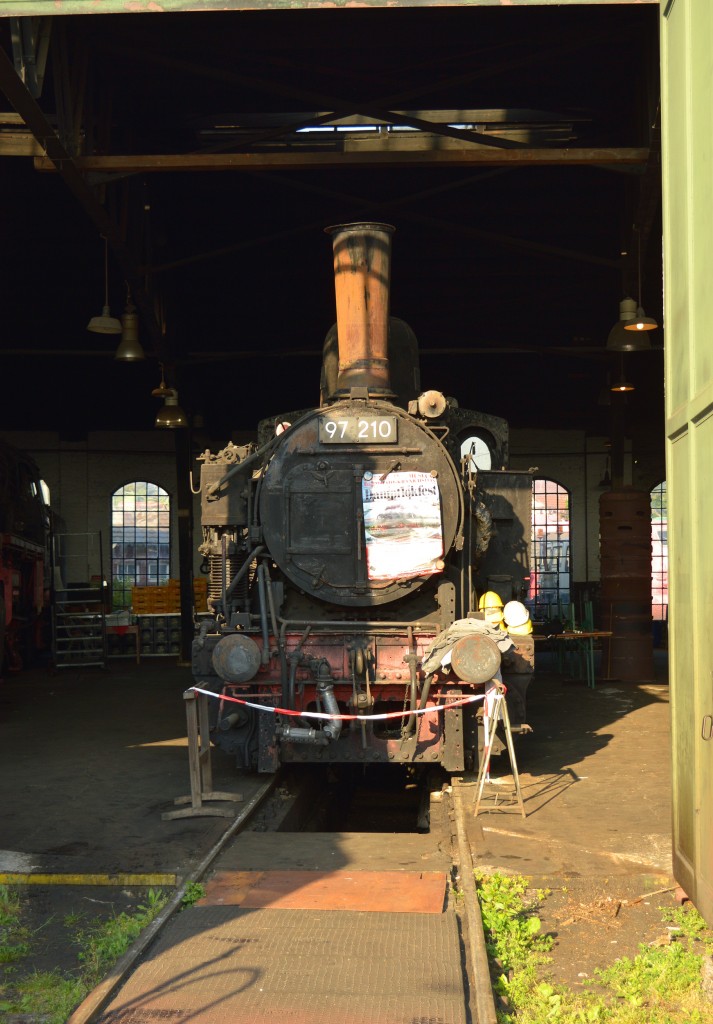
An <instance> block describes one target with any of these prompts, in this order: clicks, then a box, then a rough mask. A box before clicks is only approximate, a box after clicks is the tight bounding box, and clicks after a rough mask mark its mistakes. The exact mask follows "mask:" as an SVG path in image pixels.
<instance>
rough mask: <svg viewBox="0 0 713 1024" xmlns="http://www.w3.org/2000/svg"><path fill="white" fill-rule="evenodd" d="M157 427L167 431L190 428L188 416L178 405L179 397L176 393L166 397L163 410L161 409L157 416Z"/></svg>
mask: <svg viewBox="0 0 713 1024" xmlns="http://www.w3.org/2000/svg"><path fill="white" fill-rule="evenodd" d="M155 425H156V426H157V427H160V428H163V429H167V430H175V429H176V428H177V427H187V426H188V420H187V419H186V414H185V413H184V411H183V409H182V408H181V407H180V405H179V404H178V395H177V393H176V392H175V391H174V392H173V394H171V395H166V398H165V399H164V404H163V408H161V409H159V411H158V413H157V415H156V424H155Z"/></svg>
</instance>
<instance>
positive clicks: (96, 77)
mask: <svg viewBox="0 0 713 1024" xmlns="http://www.w3.org/2000/svg"><path fill="white" fill-rule="evenodd" d="M3 21H4V24H3V23H2V22H3ZM10 28H11V25H10V22H9V19H3V20H1V21H0V43H1V44H2V46H3V47H4V49H5V52H6V53H7V54H8V56H9V57H10V59H12V54H13V51H12V46H11V40H10ZM657 32H658V8H657V7H656V6H655V5H648V4H637V5H618V6H617V5H607V6H585V7H578V8H575V7H566V6H565V7H543V8H535V9H532V8H522V7H511V6H502V7H468V8H448V7H437V8H417V9H414V8H389V9H353V8H348V9H316V10H304V11H302V10H285V11H282V10H278V11H243V12H233V13H196V14H175V15H173V14H171V15H169V14H162V15H146V14H141V15H128V14H125V15H101V16H99V15H94V16H81V17H62V18H55V19H54V21H53V23H52V25H51V34H50V47H49V59H48V63H47V73H46V76H45V80H44V85H43V88H42V91H41V94H40V95H39V96H38V97H37V100H36V103H37V104H38V105H39V108H40V109H41V111H42V112H43V113H44V115H45V116H46V117H47V118H48V119H49V120H50V122H51V123H52V124H53V125H55V126H56V127H57V128H58V130H59V133H60V137H61V142H62V144H63V145H64V146H65V147H66V149H67V150H68V152H69V155H70V156H71V155H73V154H72V147H73V145H74V142H73V137H72V133H71V132H70V131H69V130H68V128H67V125H68V124H69V122H70V121H71V122H72V123H73V124H74V126H75V128H76V129H77V134H76V135H75V136H74V139H75V140H76V139H79V140H80V149H79V154H80V155H92V154H94V155H103V156H117V155H118V156H136V157H141V158H142V159H141V160H137V161H136V162H135V164H130V165H129V168H128V170H126V172H125V173H124V172H117V171H115V170H112V169H109V170H107V169H106V167H100V168H99V169H97V167H92V168H89V169H88V168H87V167H86V166H85V165H83V164H82V163H81V161H79V162H78V163H77V164H76V165H72V168H70V170H72V171H73V170H74V169H75V168H78V170H79V174H80V175H81V176H82V177H79V176H78V180H79V181H80V184H81V185H82V187H84V188H85V189H86V191H87V194H88V195H89V196H90V197H91V202H89V203H87V202H86V201H85V202H80V201H78V199H77V198H76V191H77V190H76V189H75V190H74V194H73V192H72V191H70V188H68V180H69V181H70V184H71V180H72V179H71V175H70V178H69V179H68V178H67V176H66V175H65V176H62V175H60V174H59V173H57V172H56V171H52V170H49V171H40V170H38V169H36V167H35V165H34V163H33V160H32V158H31V157H30V156H10V155H7V154H8V151H9V147H10V143H9V142H6V143H5V145H4V147H3V148H2V149H1V150H0V181H1V182H2V188H3V194H4V196H5V202H4V203H3V204H2V208H1V209H0V230H1V231H2V237H3V257H4V259H3V267H2V281H3V291H4V294H3V302H2V307H3V314H2V332H1V334H0V351H2V353H3V365H4V368H5V370H4V373H3V380H4V382H5V386H4V387H3V389H2V391H3V398H2V402H1V403H0V428H2V429H6V430H13V429H58V430H59V431H60V432H61V433H62V435H63V436H65V437H67V438H75V437H81V436H82V434H83V433H84V432H86V431H87V430H96V429H113V428H125V429H148V428H151V427H152V425H153V419H154V416H155V414H156V411H157V409H158V407H159V405H160V402H159V400H157V399H156V398H152V397H151V395H150V392H151V389H152V388H153V387H155V386H156V384H157V383H158V380H159V377H160V370H159V366H158V363H159V361H163V362H164V363H165V364H166V373H167V376H168V378H169V382H170V383H172V384H174V385H176V386H177V387H178V389H179V395H180V401H181V405H182V406H184V407H185V408H186V410H187V411H188V412H189V413H193V414H200V415H201V416H202V417H203V418H204V421H205V424H206V427H207V429H208V431H209V433H210V435H211V437H212V438H213V440H214V441H215V443H221V442H222V441H224V440H226V439H227V438H228V437H229V436H230V434H231V432H233V431H243V430H250V429H252V428H253V426H254V425H255V423H256V421H257V420H258V419H260V418H262V417H263V416H267V415H270V414H272V413H277V412H279V411H280V410H290V409H296V408H302V407H304V406H308V405H311V404H313V403H314V402H315V401H316V400H317V397H318V388H319V374H320V351H321V346H322V342H323V339H324V336H325V334H326V332H327V330H328V329H329V327H330V325H331V324H332V322H333V321H334V318H335V314H334V291H333V284H332V277H331V273H332V261H331V243H330V240H329V238H328V237H327V236H326V235H325V234H324V232H323V228H324V227H326V226H327V225H330V224H334V223H340V222H344V221H351V220H360V219H369V220H382V221H386V222H388V223H391V224H393V225H395V227H396V233H395V235H394V242H393V267H392V296H391V311H392V313H393V314H394V315H396V316H399V317H402V318H403V319H405V320H407V321H408V322H409V323H410V324H411V326H412V327H413V329H414V330H415V332H416V334H417V336H418V339H419V342H420V345H421V349H422V361H421V379H422V383H423V386H424V388H437V389H439V390H442V391H444V392H446V393H447V394H449V395H454V396H455V397H457V398H458V399H459V401H460V404H461V405H464V406H469V407H471V408H478V409H481V410H483V411H486V412H490V413H494V414H496V415H501V416H505V417H506V418H508V419H509V420H510V421H511V423H512V424H513V425H514V426H518V427H533V428H534V427H566V428H569V427H571V428H577V427H580V428H583V429H586V430H588V431H590V432H592V433H600V434H607V433H608V431H609V419H608V417H609V408H608V407H607V406H604V405H602V404H601V403H600V397H601V392H602V389H603V388H604V387H605V385H606V382H607V377H608V375H616V374H617V373H618V372H619V369H620V363H619V357H617V356H613V355H612V354H611V353H610V352H608V351H607V349H606V339H607V335H608V332H609V329H610V328H611V326H612V325H613V323H614V321H615V320H616V319H617V317H618V304H619V301H620V299H621V298H623V296H624V294H625V293H626V292H630V293H633V294H634V296H635V297H636V292H637V291H638V276H639V275H638V273H637V253H638V249H639V243H640V249H641V267H642V274H641V285H642V289H641V290H642V300H643V304H644V306H645V307H646V311H647V313H649V314H650V315H653V316H655V317H656V318H657V319H658V320H659V323H661V322H662V315H663V311H662V299H661V293H662V287H661V214H660V170H659V167H660V164H659V148H658V146H659V137H658V102H659V99H658V95H659V94H658V50H657ZM63 76H64V77H63ZM63 81H64V83H65V84H64V86H61V85H60V84H59V83H62V82H63ZM67 83H70V85H71V86H72V89H71V90H68V89H67ZM5 91H6V92H7V91H8V90H5ZM68 97H69V100H68ZM0 105H2V104H1V103H0ZM4 109H5V110H6V111H12V110H13V106H12V104H11V103H10V102H9V101H8V102H6V103H5V104H4ZM394 110H398V111H404V112H410V113H409V114H407V115H405V117H406V120H408V118H409V117H410V118H411V121H412V122H413V121H414V119H415V115H414V114H413V112H415V111H417V112H420V113H419V115H418V116H419V117H420V118H421V119H425V120H429V119H436V117H437V115H434V113H433V112H434V111H460V112H464V111H473V110H477V111H481V112H483V113H482V114H481V115H479V119H478V123H481V118H482V123H486V124H487V129H486V138H485V139H484V140H483V142H484V145H483V146H482V147H480V150H481V151H482V149H485V150H486V151H487V153H488V154H492V153H493V152H496V153H500V154H503V153H504V154H505V156H504V157H503V161H502V163H498V162H497V161H496V162H494V163H493V162H481V161H479V160H477V159H475V158H472V154H473V151H474V147H473V145H472V142H468V141H465V142H463V141H458V140H454V141H453V142H451V143H450V145H451V146H453V145H454V146H455V147H457V148H458V149H460V150H461V151H462V152H463V153H468V154H471V156H470V157H467V158H465V159H463V160H461V161H460V162H457V161H456V159H455V157H454V158H453V159H452V160H450V161H446V162H442V163H437V162H436V161H435V160H434V159H432V151H431V153H429V152H428V151H427V150H426V151H425V152H424V151H423V150H420V151H416V153H415V154H414V153H412V154H411V155H410V156H408V157H402V156H401V155H400V154H401V150H400V149H397V150H395V151H392V158H391V160H389V161H388V162H379V160H381V159H382V158H381V157H380V158H379V160H376V159H375V160H370V159H369V158H365V162H364V163H363V164H361V165H355V164H354V162H353V161H352V160H350V159H348V158H347V157H346V156H344V155H342V154H341V151H337V152H335V151H334V150H335V146H337V147H338V146H341V144H342V141H343V140H342V139H341V138H340V139H339V140H338V141H337V143H335V142H334V141H333V140H329V141H328V142H326V143H325V142H323V141H320V142H319V143H313V141H312V140H313V139H317V138H320V139H322V138H323V136H318V135H316V134H314V133H312V134H311V135H310V137H309V139H308V138H307V136H306V135H305V134H301V135H299V136H298V135H295V134H294V133H291V134H289V136H286V135H285V134H284V131H283V134H282V135H281V136H276V133H275V131H274V127H275V125H282V126H284V125H285V124H286V123H295V124H297V123H300V124H305V123H307V122H310V121H311V122H312V123H314V120H315V115H316V113H317V112H322V113H325V112H332V111H336V112H338V113H340V114H352V115H359V116H358V118H356V120H359V121H361V122H362V123H367V122H369V121H372V122H373V121H374V120H375V119H376V116H377V115H378V114H380V113H381V114H383V113H384V112H388V111H394ZM67 111H69V114H68V113H67ZM423 112H426V114H424V113H423ZM429 112H430V113H429ZM498 112H500V113H498ZM288 115H289V116H288ZM452 116H454V115H452V114H449V115H448V118H445V119H444V120H442V122H441V127H443V125H444V124H447V123H448V120H449V119H450V118H451V117H452ZM471 117H472V115H471ZM354 119H355V118H353V120H354ZM2 120H3V119H2V118H0V144H1V143H2V140H3V138H5V139H9V137H10V134H9V133H10V131H11V130H15V131H16V130H17V125H12V124H11V123H5V124H3V123H2ZM464 120H465V119H464ZM5 121H6V122H10V121H11V119H8V118H5ZM452 123H460V122H459V121H458V120H457V119H456V121H455V122H452ZM217 126H223V127H217ZM411 127H412V128H413V124H412V126H411ZM266 130H270V132H271V134H270V135H269V137H266V136H265V135H264V134H263V136H262V138H261V139H260V141H259V142H256V141H255V138H256V136H257V134H258V133H259V132H263V133H264V132H265V131H266ZM3 133H4V134H3ZM406 134H408V135H409V136H410V137H412V138H413V137H414V135H415V132H414V131H411V132H409V133H403V137H404V138H405V137H406ZM392 135H393V136H398V133H396V132H394V133H392ZM433 138H434V139H435V141H434V142H433V143H432V145H433V147H434V148H441V149H444V148H445V147H446V146H447V145H448V144H449V143H448V137H446V136H443V135H439V134H435V135H434V136H433ZM444 140H445V141H444ZM493 143H495V145H493ZM416 144H419V143H418V140H417V141H416ZM317 145H318V146H320V147H322V148H321V152H322V154H323V156H322V157H319V159H320V160H322V159H323V157H324V154H327V156H326V163H318V162H317V160H316V159H312V156H311V154H314V152H315V147H316V146H317ZM396 145H397V146H399V145H400V143H399V142H397V143H396ZM503 146H504V147H505V148H503ZM543 149H546V150H550V151H551V162H550V161H549V160H548V162H547V163H544V164H543V163H540V164H536V163H533V155H532V151H533V150H537V151H542V150H543ZM603 149H605V150H606V151H607V152H606V153H604V154H602V152H601V151H602V150H603ZM632 150H637V151H638V155H637V156H636V157H635V158H634V157H631V151H632ZM574 151H578V152H580V153H583V154H584V156H583V158H582V162H578V163H576V164H572V163H570V162H567V161H568V160H569V159H570V155H571V154H572V153H573V152H574ZM231 152H232V153H246V152H252V153H253V154H256V155H258V156H259V155H260V154H262V155H263V156H264V155H265V154H267V155H269V157H270V159H269V160H263V161H262V162H261V163H259V169H257V170H256V169H246V167H245V166H241V167H240V169H234V168H233V169H223V170H200V171H198V170H194V169H190V170H188V169H183V170H172V171H169V172H166V171H162V170H159V169H157V167H158V164H159V161H158V159H149V158H151V157H153V158H158V157H160V156H162V155H165V154H174V155H178V154H184V155H188V154H192V153H205V154H210V153H213V154H214V155H216V156H218V155H224V154H229V153H231ZM330 152H331V153H332V156H331V157H329V153H330ZM419 152H420V153H421V156H420V157H419V155H418V154H419ZM446 152H455V151H454V150H446ZM627 153H628V154H629V157H628V158H627V157H626V154H627ZM607 155H608V156H609V159H607ZM270 160H272V161H273V163H272V164H271V165H270V166H267V165H268V164H270ZM407 161H408V162H407ZM217 162H219V161H217ZM184 163H185V161H184ZM111 166H115V165H111V164H110V167H111ZM254 166H255V165H254V164H251V165H250V167H251V168H254ZM80 191H81V189H80ZM80 199H81V196H80ZM92 203H94V204H95V206H92ZM96 206H99V208H101V207H103V208H104V209H105V210H106V211H107V212H108V215H109V217H110V218H111V223H112V224H113V225H114V227H113V229H112V230H113V231H114V232H115V233H116V234H112V242H113V241H115V238H116V237H119V236H121V237H122V238H123V239H124V240H125V245H123V243H122V246H123V247H122V248H121V252H120V253H119V258H118V259H117V258H115V256H114V248H112V252H111V253H110V259H109V288H110V304H111V309H112V313H113V314H114V315H115V316H118V315H120V313H121V311H122V308H123V306H124V302H125V297H126V287H125V284H124V280H125V278H127V277H129V274H128V273H127V262H126V261H127V259H128V261H129V263H130V264H131V265H132V266H133V271H134V273H133V276H132V277H131V280H132V281H133V283H134V286H135V287H134V291H135V293H137V295H138V298H137V302H138V301H139V299H140V305H141V337H142V341H143V343H144V346H145V348H146V350H147V355H148V356H149V358H148V359H147V360H146V362H145V363H140V364H122V363H117V362H115V361H114V360H113V358H112V355H113V352H114V349H115V348H116V343H117V339H116V338H115V337H112V336H105V335H99V334H91V333H89V332H88V331H87V330H86V324H87V322H88V320H89V318H90V317H91V316H93V315H96V314H99V313H100V311H101V306H102V304H103V291H104V262H103V242H102V239H101V231H100V230H99V227H98V225H97V222H96V217H95V219H94V220H92V217H91V216H90V215H89V214H90V213H91V212H92V210H95V209H96ZM88 210H89V213H88V212H87V211H88ZM622 252H625V253H628V255H627V256H622ZM122 260H123V262H122ZM152 311H154V312H156V317H155V318H154V326H153V327H152ZM161 321H162V322H163V323H164V324H165V334H163V333H160V331H158V330H157V328H156V326H155V323H156V322H159V323H160V322H161ZM662 345H663V331H662V329H659V330H658V331H656V332H654V333H653V346H654V348H653V349H652V351H649V352H636V353H633V354H631V355H628V356H627V357H626V360H627V362H626V366H625V369H626V374H627V376H629V377H630V378H631V379H632V381H633V382H634V383H635V384H636V385H637V390H636V392H634V394H633V395H631V396H630V397H627V398H626V399H624V401H626V402H627V403H628V409H629V413H628V415H629V422H630V424H632V425H633V426H634V427H635V426H636V425H638V426H639V427H641V426H642V425H645V426H646V429H647V430H649V431H651V432H652V433H653V434H657V433H659V434H660V433H661V432H662V431H661V429H660V425H661V422H662V404H663V399H662V395H663V365H662V358H661V348H662ZM615 398H616V400H619V401H621V400H622V399H621V398H619V396H615Z"/></svg>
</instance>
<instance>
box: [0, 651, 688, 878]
mask: <svg viewBox="0 0 713 1024" xmlns="http://www.w3.org/2000/svg"><path fill="white" fill-rule="evenodd" d="M656 653H657V673H656V678H655V681H654V682H651V683H647V684H639V685H636V684H625V683H612V682H607V683H600V684H598V685H597V687H596V688H595V689H589V688H587V687H586V686H585V685H584V684H583V683H577V682H566V681H564V680H563V678H562V677H560V676H558V675H556V674H554V673H553V672H552V671H550V666H549V665H548V656H547V655H543V656H541V658H540V662H539V665H538V671H537V672H536V673H535V676H534V677H533V681H532V684H531V687H530V692H529V721H530V724H531V725H532V726H533V729H534V732H533V734H532V735H530V736H525V737H523V738H522V739H521V740H520V741H519V744H518V747H517V757H518V765H519V770H520V778H521V784H522V791H523V796H524V799H525V808H526V811H527V817H526V818H525V819H523V818H522V817H521V815H520V812H519V809H518V807H517V805H513V804H510V803H509V802H508V799H507V794H508V792H509V791H510V790H511V789H512V785H511V784H509V783H508V777H507V775H506V772H507V761H505V763H504V764H503V765H502V766H501V765H500V764H499V761H500V760H502V759H495V760H494V762H493V766H494V767H493V777H494V778H495V779H497V778H498V776H503V775H505V777H504V778H502V779H501V781H500V782H494V783H493V784H491V785H489V786H488V787H487V789H486V799H485V800H484V803H483V805H482V807H481V813H480V814H479V816H478V818H477V819H475V818H471V820H470V823H469V835H470V839H471V841H472V845H473V849H474V855H475V859H476V862H477V863H478V864H480V865H483V866H492V867H500V868H505V869H508V870H512V871H518V872H522V873H525V874H533V875H553V874H561V873H570V874H577V873H590V874H608V873H620V874H626V873H628V872H633V871H636V872H638V873H642V872H646V871H649V870H651V871H657V872H661V873H669V872H670V868H671V857H670V758H669V744H670V737H669V713H668V712H669V708H668V685H667V675H666V656H665V652H656ZM109 664H110V669H109V670H108V671H106V672H104V671H101V670H97V669H83V670H72V669H64V670H62V671H61V672H59V673H56V674H54V675H52V674H50V673H49V672H47V671H45V670H31V671H26V672H24V673H22V674H20V675H18V676H14V677H6V678H5V679H4V681H3V682H2V683H1V684H0V802H1V805H2V808H3V813H2V831H1V833H0V871H10V870H42V871H76V872H86V871H91V872H114V871H133V872H152V871H169V872H170V871H173V872H176V873H178V874H179V875H185V874H187V873H189V872H190V870H191V868H192V867H194V866H195V865H196V864H197V863H199V862H200V860H201V859H202V857H203V855H204V854H205V852H206V851H207V850H209V849H210V848H211V846H212V845H213V844H214V843H215V842H216V841H217V839H218V838H219V836H220V835H221V833H222V831H223V829H224V827H225V821H224V820H222V819H215V818H194V819H182V820H177V821H163V820H162V818H161V813H162V812H163V811H165V810H168V809H170V808H171V807H172V806H173V800H174V798H176V797H180V796H182V795H185V794H187V793H188V792H189V776H188V760H187V750H186V744H185V732H186V728H185V709H184V701H183V696H182V695H183V691H184V690H185V689H186V688H187V687H188V686H190V685H191V682H192V679H191V675H190V672H189V670H188V669H185V668H179V667H177V666H176V663H175V660H174V659H172V658H170V659H158V658H156V659H152V660H148V659H147V660H145V661H144V662H142V664H141V665H140V666H136V665H135V664H134V663H133V662H132V661H131V660H124V659H113V660H112V661H110V663H109ZM213 767H214V786H215V788H217V789H221V790H225V789H227V790H231V791H240V792H243V794H244V796H245V797H246V799H247V798H249V796H250V795H251V793H252V792H254V791H255V789H256V788H257V786H258V785H259V784H260V783H261V782H262V780H263V777H261V776H251V775H249V774H247V775H246V774H242V775H241V776H238V774H237V772H236V771H235V770H234V768H233V764H232V761H231V759H229V758H227V757H225V756H223V755H221V754H219V753H217V752H215V753H214V756H213ZM494 794H499V802H498V805H497V807H494V808H493V807H492V800H491V799H490V798H491V797H492V796H493V795H494Z"/></svg>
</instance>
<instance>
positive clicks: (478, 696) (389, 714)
mask: <svg viewBox="0 0 713 1024" xmlns="http://www.w3.org/2000/svg"><path fill="white" fill-rule="evenodd" d="M190 689H191V690H193V692H194V693H204V694H205V695H206V697H217V698H218V699H219V700H229V701H231V702H232V703H233V704H243V705H244V706H245V707H246V708H255V709H256V710H257V711H270V712H272V714H273V715H291V716H292V717H293V718H324V719H327V720H330V721H340V722H380V721H383V720H384V719H386V718H408V717H409V716H410V715H428V714H431V713H433V712H438V711H445V710H446V709H447V708H460V707H463V705H464V704H472V703H473V702H474V701H476V700H483V697H484V696H485V694H483V693H474V694H471V695H470V696H468V697H461V698H460V699H459V700H452V701H449V702H448V703H447V704H434V705H432V706H431V707H429V708H416V709H415V710H414V711H386V712H384V713H383V714H381V715H330V714H327V713H326V712H324V711H292V710H288V709H287V708H272V707H269V706H268V705H266V704H253V703H251V702H250V701H249V700H243V699H242V698H240V697H229V696H228V695H227V694H226V693H214V692H213V690H201V688H200V687H199V686H191V688H190Z"/></svg>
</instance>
